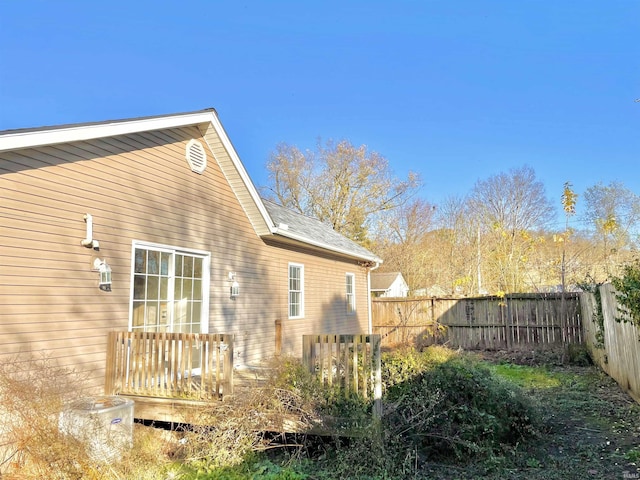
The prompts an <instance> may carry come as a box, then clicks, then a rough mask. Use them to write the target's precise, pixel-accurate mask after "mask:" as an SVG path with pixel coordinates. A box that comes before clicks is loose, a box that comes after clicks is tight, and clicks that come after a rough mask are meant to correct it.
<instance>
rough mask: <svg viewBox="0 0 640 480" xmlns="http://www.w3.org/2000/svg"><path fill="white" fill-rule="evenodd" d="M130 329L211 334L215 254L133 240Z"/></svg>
mask: <svg viewBox="0 0 640 480" xmlns="http://www.w3.org/2000/svg"><path fill="white" fill-rule="evenodd" d="M132 260H133V261H132V265H131V270H132V272H131V302H130V310H129V312H130V313H129V329H130V330H131V331H136V330H141V331H145V332H188V333H207V331H208V311H209V267H210V261H211V254H210V253H209V252H203V251H198V250H190V249H183V248H178V247H170V246H166V245H158V244H152V243H144V242H137V241H134V242H133V247H132Z"/></svg>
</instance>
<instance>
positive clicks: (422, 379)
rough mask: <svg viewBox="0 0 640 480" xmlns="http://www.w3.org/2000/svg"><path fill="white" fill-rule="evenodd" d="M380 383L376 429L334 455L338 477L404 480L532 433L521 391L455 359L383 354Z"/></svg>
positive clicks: (443, 353) (532, 413) (431, 353)
mask: <svg viewBox="0 0 640 480" xmlns="http://www.w3.org/2000/svg"><path fill="white" fill-rule="evenodd" d="M383 377H384V382H385V386H386V389H385V397H384V406H385V408H384V415H383V418H382V422H381V425H380V426H378V427H376V426H372V432H371V433H372V434H371V435H370V436H369V437H368V438H363V439H360V440H358V441H355V442H352V443H351V444H350V446H349V448H341V449H339V451H338V452H337V453H338V458H339V461H338V462H336V466H337V468H338V472H337V474H338V476H339V477H340V478H358V476H362V477H363V478H371V477H373V478H403V477H406V476H409V475H414V474H416V472H418V471H420V469H421V468H422V466H423V465H425V464H426V463H428V462H445V463H446V462H450V461H456V462H460V461H464V460H465V459H469V458H472V457H475V458H482V457H485V458H490V457H494V456H499V455H501V454H503V453H504V451H505V450H508V449H512V448H514V445H517V443H518V442H520V441H521V440H522V439H524V438H526V437H528V436H530V435H532V434H535V432H536V431H537V430H536V428H537V425H538V418H539V414H538V412H537V410H536V408H535V407H534V406H533V405H532V404H531V403H530V401H529V399H528V398H527V397H525V395H524V394H523V392H522V391H521V390H520V389H519V388H518V387H516V386H515V385H512V384H511V383H508V382H506V381H504V380H502V379H500V378H499V377H497V376H496V375H494V374H493V373H492V372H491V371H490V370H489V369H488V368H487V367H486V366H484V365H483V364H481V363H480V362H478V361H477V360H474V359H473V358H471V357H469V356H467V355H465V354H462V353H460V352H455V351H452V350H449V349H446V348H444V347H430V348H428V349H426V350H425V351H424V352H418V351H415V350H406V351H401V352H396V353H393V354H387V355H385V356H383ZM349 472H351V477H350V473H349ZM353 472H357V473H358V475H355V474H353Z"/></svg>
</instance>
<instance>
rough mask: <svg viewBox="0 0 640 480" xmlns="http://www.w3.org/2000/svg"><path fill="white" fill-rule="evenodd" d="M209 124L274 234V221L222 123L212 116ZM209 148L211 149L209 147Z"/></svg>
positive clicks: (215, 116)
mask: <svg viewBox="0 0 640 480" xmlns="http://www.w3.org/2000/svg"><path fill="white" fill-rule="evenodd" d="M210 122H211V126H212V127H213V128H214V129H215V130H216V132H217V133H218V137H219V138H220V141H221V142H222V144H223V145H224V148H225V149H226V150H227V153H228V154H229V156H230V157H231V161H232V162H233V164H234V166H235V168H236V170H237V172H238V175H240V179H241V180H242V182H243V183H244V185H245V188H246V189H247V191H248V192H249V195H250V196H251V199H252V200H253V202H254V203H255V205H256V207H258V210H259V211H260V215H262V218H263V219H264V221H265V223H266V225H267V227H268V228H269V231H270V232H271V233H274V231H275V230H276V226H275V224H274V221H273V220H272V218H271V216H270V215H269V212H267V208H266V207H265V206H264V203H263V202H262V199H261V198H260V195H259V194H258V190H257V189H256V187H255V185H254V184H253V181H251V177H249V174H248V173H247V171H246V169H245V168H244V165H243V164H242V161H241V160H240V157H239V156H238V153H237V152H236V150H235V148H233V144H232V143H231V140H230V139H229V137H228V136H227V132H226V131H225V129H224V127H223V126H222V123H220V120H219V119H218V117H217V115H214V114H212V115H211V119H210ZM209 148H210V149H211V146H209Z"/></svg>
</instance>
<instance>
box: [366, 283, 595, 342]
mask: <svg viewBox="0 0 640 480" xmlns="http://www.w3.org/2000/svg"><path fill="white" fill-rule="evenodd" d="M372 319H373V331H374V333H377V334H380V335H381V337H382V345H383V346H385V347H390V346H394V345H398V344H414V345H418V346H424V345H431V344H434V343H446V344H448V345H451V346H453V347H462V348H466V349H490V350H518V349H526V348H534V347H535V348H553V347H556V346H559V345H566V344H569V343H578V344H579V343H583V334H582V323H581V321H582V313H581V310H580V300H579V295H578V294H576V293H566V294H565V296H564V298H563V297H562V295H561V294H513V295H506V296H505V297H476V298H442V299H441V298H416V299H400V298H376V299H373V302H372Z"/></svg>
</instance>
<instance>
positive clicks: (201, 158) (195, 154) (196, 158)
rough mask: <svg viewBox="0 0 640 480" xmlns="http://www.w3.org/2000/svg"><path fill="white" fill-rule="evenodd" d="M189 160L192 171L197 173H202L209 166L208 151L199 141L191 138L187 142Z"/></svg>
mask: <svg viewBox="0 0 640 480" xmlns="http://www.w3.org/2000/svg"><path fill="white" fill-rule="evenodd" d="M187 162H189V166H190V167H191V171H193V172H196V173H202V172H204V169H205V168H207V152H205V150H204V147H203V146H202V144H201V143H200V142H199V141H197V140H194V139H191V140H189V143H187Z"/></svg>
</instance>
